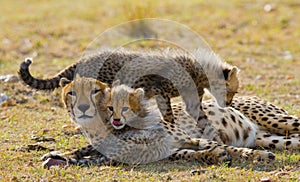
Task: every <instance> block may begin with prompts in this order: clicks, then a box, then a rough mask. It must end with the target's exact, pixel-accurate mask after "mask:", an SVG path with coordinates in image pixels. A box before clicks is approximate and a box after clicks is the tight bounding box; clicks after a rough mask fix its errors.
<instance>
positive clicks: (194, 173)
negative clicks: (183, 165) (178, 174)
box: [190, 170, 206, 175]
mask: <svg viewBox="0 0 300 182" xmlns="http://www.w3.org/2000/svg"><path fill="white" fill-rule="evenodd" d="M205 172H206V170H192V171H190V174H191V175H200V174H204V173H205Z"/></svg>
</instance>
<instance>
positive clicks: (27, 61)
mask: <svg viewBox="0 0 300 182" xmlns="http://www.w3.org/2000/svg"><path fill="white" fill-rule="evenodd" d="M24 63H25V64H27V65H30V64H31V63H32V58H30V57H28V58H26V59H25V61H24Z"/></svg>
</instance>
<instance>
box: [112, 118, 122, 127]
mask: <svg viewBox="0 0 300 182" xmlns="http://www.w3.org/2000/svg"><path fill="white" fill-rule="evenodd" d="M112 123H113V125H115V126H121V125H122V123H121V119H114V120H113V122H112Z"/></svg>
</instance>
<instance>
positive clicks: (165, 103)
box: [156, 92, 174, 123]
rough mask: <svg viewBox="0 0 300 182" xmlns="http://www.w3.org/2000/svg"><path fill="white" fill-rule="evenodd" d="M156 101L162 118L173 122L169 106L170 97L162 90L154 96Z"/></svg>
mask: <svg viewBox="0 0 300 182" xmlns="http://www.w3.org/2000/svg"><path fill="white" fill-rule="evenodd" d="M156 103H157V107H158V109H159V111H160V112H161V114H162V116H163V119H164V120H165V121H166V122H169V123H174V115H173V110H172V107H171V99H170V98H169V96H168V95H167V94H165V93H163V92H161V93H160V95H157V96H156Z"/></svg>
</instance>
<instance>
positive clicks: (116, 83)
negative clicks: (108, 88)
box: [112, 79, 120, 87]
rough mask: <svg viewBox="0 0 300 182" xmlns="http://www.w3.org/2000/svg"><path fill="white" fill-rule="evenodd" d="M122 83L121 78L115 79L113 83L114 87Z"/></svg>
mask: <svg viewBox="0 0 300 182" xmlns="http://www.w3.org/2000/svg"><path fill="white" fill-rule="evenodd" d="M119 85H120V80H119V79H118V80H115V81H114V82H113V83H112V87H116V86H119Z"/></svg>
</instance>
